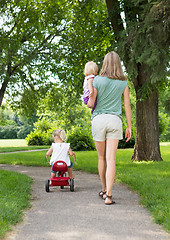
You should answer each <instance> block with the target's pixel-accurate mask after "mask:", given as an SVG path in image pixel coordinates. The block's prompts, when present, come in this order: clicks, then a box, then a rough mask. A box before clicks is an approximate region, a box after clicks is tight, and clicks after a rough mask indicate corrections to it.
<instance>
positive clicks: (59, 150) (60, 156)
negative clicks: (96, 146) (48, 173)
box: [50, 143, 71, 166]
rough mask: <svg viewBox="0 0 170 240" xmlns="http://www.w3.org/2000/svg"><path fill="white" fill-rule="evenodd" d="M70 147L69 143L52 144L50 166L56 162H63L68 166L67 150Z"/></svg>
mask: <svg viewBox="0 0 170 240" xmlns="http://www.w3.org/2000/svg"><path fill="white" fill-rule="evenodd" d="M69 147H70V143H52V149H53V152H52V156H51V159H50V165H52V164H53V163H54V162H56V161H59V160H61V161H64V162H65V163H66V164H67V166H70V164H71V162H70V158H69V154H68V150H69Z"/></svg>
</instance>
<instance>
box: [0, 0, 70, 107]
mask: <svg viewBox="0 0 170 240" xmlns="http://www.w3.org/2000/svg"><path fill="white" fill-rule="evenodd" d="M68 6H69V2H67V1H65V0H60V1H59V0H55V1H53V0H42V1H39V0H38V1H33V0H22V1H21V0H19V1H12V0H9V1H5V0H2V1H1V2H0V58H1V62H0V83H1V84H2V86H1V88H0V106H1V104H2V100H3V97H4V94H5V93H7V94H8V95H10V96H11V95H20V94H21V93H22V92H23V91H24V90H25V89H31V90H32V91H34V92H36V94H38V89H39V87H40V86H42V85H45V84H46V82H47V81H48V78H49V74H48V72H49V73H50V71H51V68H52V67H53V62H55V61H56V58H59V55H60V53H59V46H58V44H57V43H58V39H59V38H60V35H61V32H62V31H63V30H64V29H65V27H66V24H67V21H66V19H67V15H68V14H69V13H70V11H69V9H68Z"/></svg>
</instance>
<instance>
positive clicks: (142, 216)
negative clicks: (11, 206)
mask: <svg viewBox="0 0 170 240" xmlns="http://www.w3.org/2000/svg"><path fill="white" fill-rule="evenodd" d="M0 169H5V170H9V171H16V172H20V173H23V174H27V175H29V176H31V177H32V178H33V179H34V180H35V181H34V184H33V193H32V201H31V204H32V208H31V209H29V210H27V211H26V212H25V217H24V221H23V222H22V223H20V224H19V225H17V226H16V227H14V231H13V232H12V233H9V235H8V236H7V238H6V240H51V239H56V240H152V239H153V240H164V239H170V238H169V237H170V235H169V234H168V233H166V232H165V231H164V230H163V229H162V228H161V226H159V225H157V224H155V223H153V219H152V217H151V216H150V214H149V213H148V212H147V211H146V209H144V208H143V207H141V206H140V205H139V198H138V196H137V194H135V193H134V192H132V191H130V190H129V189H128V188H127V187H126V186H124V185H121V184H115V186H114V189H113V196H114V199H115V201H116V204H114V205H111V206H105V204H104V201H103V200H102V199H101V198H99V197H98V192H99V191H100V190H101V186H100V180H99V178H98V176H97V175H95V174H88V173H84V172H80V171H76V172H74V173H75V192H70V190H69V188H65V189H63V190H61V189H60V188H59V187H56V188H54V189H53V190H52V191H51V192H50V193H46V192H45V187H44V183H45V180H46V179H48V177H49V175H50V168H43V167H24V166H10V165H5V164H0Z"/></svg>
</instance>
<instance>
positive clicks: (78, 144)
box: [67, 127, 95, 151]
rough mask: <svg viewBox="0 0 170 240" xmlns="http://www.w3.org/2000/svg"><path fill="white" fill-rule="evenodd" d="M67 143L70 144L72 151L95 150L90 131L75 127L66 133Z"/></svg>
mask: <svg viewBox="0 0 170 240" xmlns="http://www.w3.org/2000/svg"><path fill="white" fill-rule="evenodd" d="M67 142H69V143H70V144H71V149H72V150H74V151H86V150H87V151H89V150H94V149H95V145H94V141H93V139H92V135H91V131H89V130H87V129H84V128H82V127H76V128H74V129H73V130H71V131H70V132H69V133H68V138H67Z"/></svg>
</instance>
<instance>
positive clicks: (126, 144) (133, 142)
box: [118, 133, 135, 148]
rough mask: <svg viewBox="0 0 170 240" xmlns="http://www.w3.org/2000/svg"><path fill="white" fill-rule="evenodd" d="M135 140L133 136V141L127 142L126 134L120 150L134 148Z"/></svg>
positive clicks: (120, 142)
mask: <svg viewBox="0 0 170 240" xmlns="http://www.w3.org/2000/svg"><path fill="white" fill-rule="evenodd" d="M134 145H135V138H134V137H133V136H132V137H131V139H130V140H129V141H128V142H126V139H125V134H124V133H123V139H122V140H120V141H119V145H118V148H134Z"/></svg>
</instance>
